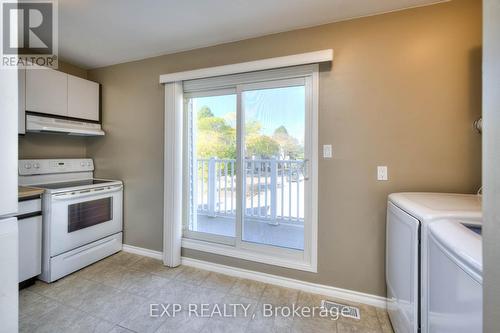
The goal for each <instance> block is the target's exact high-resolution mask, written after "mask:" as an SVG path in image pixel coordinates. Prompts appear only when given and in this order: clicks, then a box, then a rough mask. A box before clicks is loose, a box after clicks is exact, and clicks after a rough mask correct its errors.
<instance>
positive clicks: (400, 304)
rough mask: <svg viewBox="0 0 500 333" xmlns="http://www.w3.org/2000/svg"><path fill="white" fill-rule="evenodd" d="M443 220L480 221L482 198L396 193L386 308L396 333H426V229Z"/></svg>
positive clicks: (391, 204) (390, 208) (390, 216)
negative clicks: (434, 222) (432, 223)
mask: <svg viewBox="0 0 500 333" xmlns="http://www.w3.org/2000/svg"><path fill="white" fill-rule="evenodd" d="M444 218H452V219H453V218H455V219H461V220H462V221H481V220H482V213H481V197H480V196H477V195H470V194H445V193H394V194H391V195H389V200H388V204H387V226H386V232H387V234H386V282H387V299H388V304H387V309H388V313H389V317H390V319H391V322H392V325H393V328H394V330H395V331H396V333H406V332H408V333H417V332H419V330H420V329H421V332H424V333H427V331H426V327H427V317H426V311H427V309H426V304H427V299H426V295H425V293H424V292H423V290H426V288H427V286H426V283H427V282H426V280H425V279H423V277H424V276H426V274H427V272H426V266H427V252H426V251H423V250H422V249H426V247H427V227H428V225H429V223H431V222H433V221H437V220H440V219H444Z"/></svg>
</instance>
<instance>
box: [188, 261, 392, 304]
mask: <svg viewBox="0 0 500 333" xmlns="http://www.w3.org/2000/svg"><path fill="white" fill-rule="evenodd" d="M182 265H186V266H191V267H196V268H200V269H204V270H207V271H212V272H216V273H221V274H226V275H230V276H234V277H239V278H244V279H251V280H255V281H259V282H263V283H269V284H273V285H277V286H280V287H285V288H291V289H297V290H301V291H305V292H309V293H314V294H321V295H324V296H328V297H333V298H337V299H343V300H346V301H350V302H357V303H363V304H367V305H372V306H376V307H378V308H384V309H385V308H386V301H387V300H386V298H385V297H381V296H376V295H371V294H365V293H362V292H358V291H354V290H348V289H341V288H336V287H331V286H326V285H322V284H317V283H312V282H306V281H300V280H295V279H290V278H286V277H283V276H278V275H271V274H267V273H261V272H256V271H250V270H246V269H242V268H236V267H232V266H225V265H220V264H215V263H211V262H208V261H202V260H197V259H192V258H186V257H182Z"/></svg>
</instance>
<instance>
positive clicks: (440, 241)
mask: <svg viewBox="0 0 500 333" xmlns="http://www.w3.org/2000/svg"><path fill="white" fill-rule="evenodd" d="M480 230H481V228H480V226H479V227H478V226H477V225H474V224H473V223H470V222H464V221H461V220H442V221H441V220H438V221H436V222H432V223H431V224H429V228H428V246H427V255H428V258H429V259H428V261H427V277H426V278H427V279H428V282H427V286H428V288H427V293H426V298H427V330H426V331H427V332H429V333H472V332H474V333H481V332H482V331H483V311H482V310H483V260H482V237H481V235H480V233H481V232H480Z"/></svg>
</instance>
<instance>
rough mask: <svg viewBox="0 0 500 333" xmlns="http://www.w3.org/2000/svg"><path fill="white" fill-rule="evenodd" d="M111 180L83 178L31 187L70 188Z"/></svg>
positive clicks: (111, 181) (104, 182) (110, 181)
mask: <svg viewBox="0 0 500 333" xmlns="http://www.w3.org/2000/svg"><path fill="white" fill-rule="evenodd" d="M113 182H115V181H113V180H105V179H84V180H75V181H70V182H59V183H52V184H40V185H31V186H33V187H40V188H44V189H49V190H56V189H61V188H72V187H81V186H88V185H98V184H106V183H113Z"/></svg>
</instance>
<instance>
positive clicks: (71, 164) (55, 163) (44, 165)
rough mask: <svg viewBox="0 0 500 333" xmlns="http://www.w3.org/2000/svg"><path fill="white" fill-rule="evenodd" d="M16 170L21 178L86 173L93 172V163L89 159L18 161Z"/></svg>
mask: <svg viewBox="0 0 500 333" xmlns="http://www.w3.org/2000/svg"><path fill="white" fill-rule="evenodd" d="M18 169H19V175H21V176H30V175H46V174H54V173H67V172H87V171H94V161H92V159H90V158H84V159H57V160H56V159H43V160H19V163H18Z"/></svg>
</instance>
